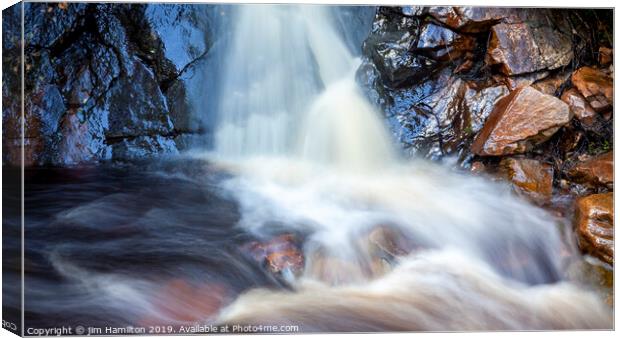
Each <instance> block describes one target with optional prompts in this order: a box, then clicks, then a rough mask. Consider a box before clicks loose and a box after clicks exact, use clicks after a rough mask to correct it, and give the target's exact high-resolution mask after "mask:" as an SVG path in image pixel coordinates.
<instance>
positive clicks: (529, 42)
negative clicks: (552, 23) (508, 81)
mask: <svg viewBox="0 0 620 338" xmlns="http://www.w3.org/2000/svg"><path fill="white" fill-rule="evenodd" d="M572 59H573V50H572V44H571V37H570V36H569V35H564V34H562V33H560V32H559V31H555V30H554V28H552V27H549V26H543V27H538V28H533V27H531V26H530V25H528V24H527V23H513V24H506V23H502V24H498V25H495V26H493V28H492V29H491V40H490V42H489V47H488V50H487V64H489V65H498V66H499V67H500V69H501V72H502V73H504V74H506V75H518V74H525V73H532V72H535V71H540V70H545V69H556V68H560V67H563V66H566V65H568V64H569V63H570V61H571V60H572Z"/></svg>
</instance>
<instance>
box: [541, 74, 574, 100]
mask: <svg viewBox="0 0 620 338" xmlns="http://www.w3.org/2000/svg"><path fill="white" fill-rule="evenodd" d="M570 76H571V73H570V71H563V72H558V73H557V74H555V75H552V76H548V77H546V78H544V79H541V80H538V81H536V82H534V84H532V87H533V88H534V89H536V90H538V91H539V92H541V93H543V94H547V95H553V96H555V93H556V92H557V91H558V89H559V88H560V87H561V86H562V85H563V84H564V83H565V82H566V81H568V80H569V79H570Z"/></svg>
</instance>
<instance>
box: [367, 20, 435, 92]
mask: <svg viewBox="0 0 620 338" xmlns="http://www.w3.org/2000/svg"><path fill="white" fill-rule="evenodd" d="M394 15H396V14H394V13H392V12H390V11H389V10H381V11H380V12H379V13H378V14H377V16H378V17H379V18H377V19H375V24H374V27H373V30H372V32H371V34H370V35H369V37H368V39H366V41H364V46H363V48H364V51H365V53H366V55H369V56H370V58H371V60H372V61H373V64H374V67H376V68H377V69H378V71H379V73H380V79H381V81H382V82H383V84H385V85H386V86H388V87H392V88H399V87H403V86H406V85H408V84H412V83H415V82H416V81H418V80H420V79H422V78H424V77H426V76H428V75H429V74H430V72H431V70H432V69H434V68H435V65H436V62H435V61H434V60H432V59H431V58H430V57H427V56H423V55H417V54H415V53H413V52H412V49H413V48H414V47H415V46H416V36H415V35H414V34H412V33H411V30H412V29H413V28H414V27H417V26H418V25H419V24H418V20H417V19H415V18H409V17H404V18H403V19H402V21H401V22H398V21H396V22H395V20H394V19H392V18H393V16H394Z"/></svg>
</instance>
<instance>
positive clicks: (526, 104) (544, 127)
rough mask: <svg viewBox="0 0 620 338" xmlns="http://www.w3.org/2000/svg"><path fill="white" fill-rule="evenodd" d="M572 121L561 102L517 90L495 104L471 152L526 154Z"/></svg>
mask: <svg viewBox="0 0 620 338" xmlns="http://www.w3.org/2000/svg"><path fill="white" fill-rule="evenodd" d="M571 118H572V113H571V111H570V109H569V108H568V105H567V104H566V103H564V102H562V101H561V100H559V99H557V98H555V97H553V96H551V95H545V94H543V93H541V92H539V91H537V90H536V89H534V88H532V87H521V88H517V89H516V90H514V91H512V92H511V93H510V94H509V95H508V96H506V97H504V98H502V99H501V100H499V101H498V102H497V104H495V107H494V108H493V111H492V112H491V114H490V115H489V117H488V118H487V120H486V122H485V124H484V127H483V128H482V130H481V131H480V133H479V134H478V135H477V137H476V139H475V140H474V142H473V144H472V146H471V150H472V152H473V153H474V154H476V155H480V156H500V155H508V154H517V153H523V152H526V151H528V150H530V149H531V148H532V147H534V146H535V145H537V144H539V143H542V142H544V141H546V140H548V139H549V138H550V137H551V136H552V135H553V134H554V133H555V132H556V131H557V130H558V129H560V127H562V126H563V125H565V124H566V123H568V122H569V121H570V120H571Z"/></svg>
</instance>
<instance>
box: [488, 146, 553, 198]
mask: <svg viewBox="0 0 620 338" xmlns="http://www.w3.org/2000/svg"><path fill="white" fill-rule="evenodd" d="M500 168H501V170H502V172H503V174H504V175H505V176H506V177H507V178H508V179H509V180H510V181H511V182H512V184H513V185H514V187H515V188H516V190H517V191H518V192H519V193H521V194H523V195H525V196H527V197H529V198H530V199H532V200H533V201H535V202H538V203H544V202H546V201H548V200H549V199H550V198H551V195H552V193H553V167H552V166H551V165H550V164H547V163H541V162H539V161H537V160H533V159H527V158H510V157H508V158H504V159H502V161H501V162H500Z"/></svg>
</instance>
